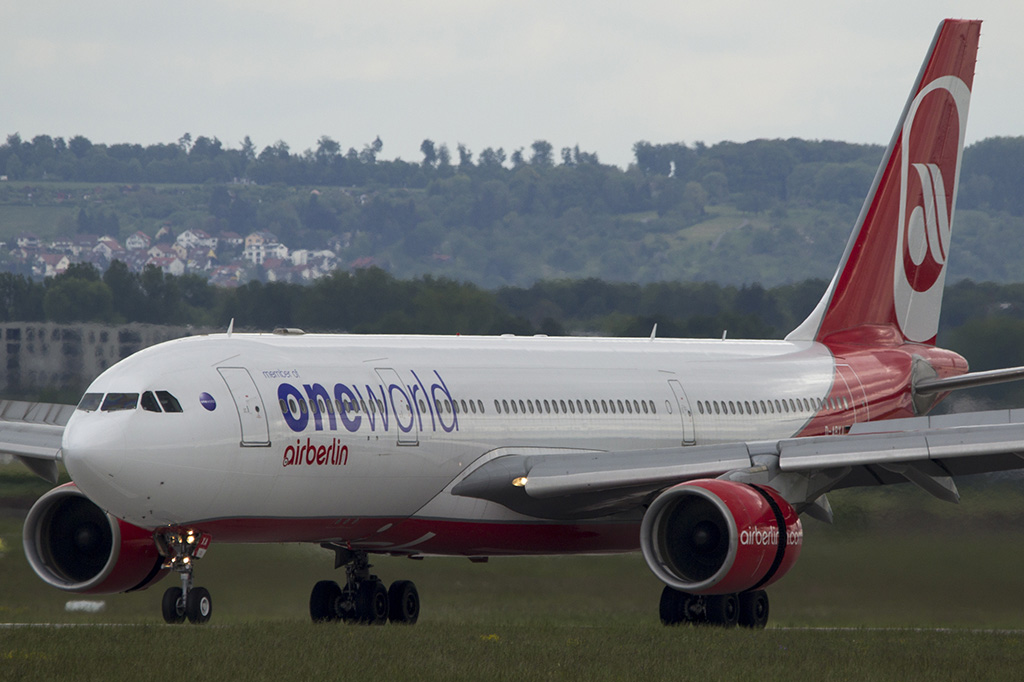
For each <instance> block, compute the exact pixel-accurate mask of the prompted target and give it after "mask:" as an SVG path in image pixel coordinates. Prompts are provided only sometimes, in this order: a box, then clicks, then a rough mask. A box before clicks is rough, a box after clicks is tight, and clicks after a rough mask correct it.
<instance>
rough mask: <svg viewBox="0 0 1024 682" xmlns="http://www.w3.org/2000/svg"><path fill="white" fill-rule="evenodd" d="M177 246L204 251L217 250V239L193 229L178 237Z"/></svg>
mask: <svg viewBox="0 0 1024 682" xmlns="http://www.w3.org/2000/svg"><path fill="white" fill-rule="evenodd" d="M174 242H175V243H176V244H180V245H181V246H183V247H185V248H186V249H195V248H200V247H202V248H204V249H216V248H217V238H216V237H211V236H210V235H209V234H207V233H206V232H205V231H203V230H200V229H197V228H193V229H190V230H185V231H184V232H182V233H181V234H179V235H178V238H177V239H175V240H174Z"/></svg>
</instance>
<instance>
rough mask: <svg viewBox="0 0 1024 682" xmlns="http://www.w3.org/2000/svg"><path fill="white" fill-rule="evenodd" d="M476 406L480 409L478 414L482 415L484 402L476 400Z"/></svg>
mask: <svg viewBox="0 0 1024 682" xmlns="http://www.w3.org/2000/svg"><path fill="white" fill-rule="evenodd" d="M476 404H477V405H478V406H479V407H480V414H483V413H484V401H482V400H479V399H478V400H477V401H476Z"/></svg>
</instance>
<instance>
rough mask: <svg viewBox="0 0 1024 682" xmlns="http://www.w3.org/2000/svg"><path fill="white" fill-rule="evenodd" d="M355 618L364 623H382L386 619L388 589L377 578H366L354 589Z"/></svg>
mask: <svg viewBox="0 0 1024 682" xmlns="http://www.w3.org/2000/svg"><path fill="white" fill-rule="evenodd" d="M356 618H357V620H358V621H359V622H360V623H364V624H366V625H383V624H384V623H386V622H387V620H388V591H387V589H385V588H384V583H382V582H381V581H379V580H367V581H365V582H363V583H360V584H359V587H358V589H357V590H356Z"/></svg>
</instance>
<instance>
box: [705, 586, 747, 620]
mask: <svg viewBox="0 0 1024 682" xmlns="http://www.w3.org/2000/svg"><path fill="white" fill-rule="evenodd" d="M704 612H705V613H706V614H707V618H708V625H718V626H720V627H726V628H732V627H736V623H737V621H738V620H739V616H740V601H739V599H738V598H737V597H736V595H735V594H714V595H710V596H708V597H705V598H704Z"/></svg>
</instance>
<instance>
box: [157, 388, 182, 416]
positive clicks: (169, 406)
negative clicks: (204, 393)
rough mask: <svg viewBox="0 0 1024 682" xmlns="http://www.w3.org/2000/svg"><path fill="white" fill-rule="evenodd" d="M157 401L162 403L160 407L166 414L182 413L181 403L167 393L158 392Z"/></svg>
mask: <svg viewBox="0 0 1024 682" xmlns="http://www.w3.org/2000/svg"><path fill="white" fill-rule="evenodd" d="M156 399H157V400H159V401H160V407H162V408H164V412H181V403H179V402H178V399H177V398H175V397H174V396H173V395H171V394H170V393H168V392H167V391H157V392H156Z"/></svg>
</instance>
